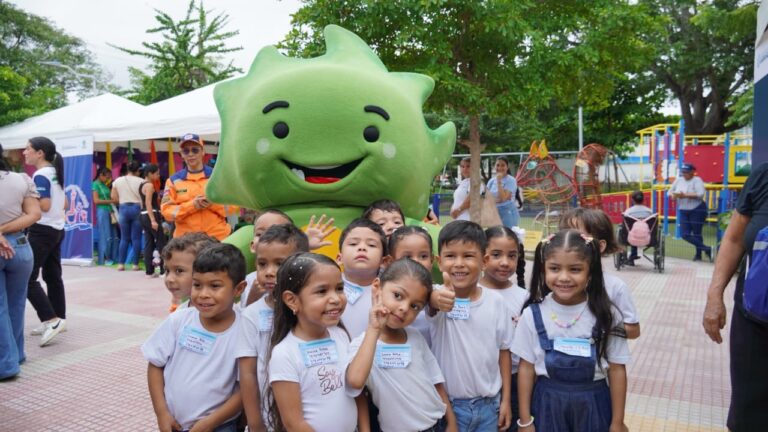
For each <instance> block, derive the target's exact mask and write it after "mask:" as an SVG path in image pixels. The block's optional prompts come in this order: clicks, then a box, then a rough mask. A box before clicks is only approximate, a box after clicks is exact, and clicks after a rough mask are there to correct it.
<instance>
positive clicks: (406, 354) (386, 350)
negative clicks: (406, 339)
mask: <svg viewBox="0 0 768 432" xmlns="http://www.w3.org/2000/svg"><path fill="white" fill-rule="evenodd" d="M375 360H376V366H378V367H380V368H382V369H405V368H407V367H408V365H409V364H411V345H409V344H395V345H379V346H377V347H376V356H375Z"/></svg>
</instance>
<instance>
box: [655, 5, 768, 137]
mask: <svg viewBox="0 0 768 432" xmlns="http://www.w3.org/2000/svg"><path fill="white" fill-rule="evenodd" d="M640 3H641V4H643V5H645V6H647V10H648V11H649V13H650V15H651V16H652V17H653V18H654V20H656V21H659V22H662V23H663V24H664V25H663V28H662V31H660V32H657V31H654V32H648V36H649V38H650V40H651V42H652V43H653V45H654V46H656V49H657V53H658V54H657V56H656V59H655V60H654V61H653V62H652V63H651V65H650V66H651V70H652V71H653V72H654V74H655V75H656V78H657V80H658V81H659V82H660V83H663V85H664V86H666V88H667V89H668V90H669V91H670V92H671V93H672V95H673V96H674V98H675V99H677V100H678V102H679V103H680V107H681V115H682V118H683V119H684V120H685V129H686V133H688V134H693V135H699V134H703V135H717V134H721V133H724V132H727V131H729V130H733V129H736V128H738V127H740V126H743V125H744V123H740V122H738V123H728V119H729V117H731V115H732V113H733V111H734V110H733V104H734V102H735V101H736V100H737V99H738V97H739V96H740V95H741V94H743V93H744V92H745V91H747V90H748V87H749V84H750V83H751V82H752V80H753V75H754V71H753V67H754V56H755V47H754V44H755V22H756V20H757V5H758V3H759V2H758V1H757V0H751V1H744V0H641V1H640ZM726 124H728V125H726Z"/></svg>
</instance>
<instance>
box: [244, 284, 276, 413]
mask: <svg viewBox="0 0 768 432" xmlns="http://www.w3.org/2000/svg"><path fill="white" fill-rule="evenodd" d="M274 315H275V311H274V310H273V309H272V308H271V307H269V305H268V304H267V302H266V300H265V297H262V298H260V299H259V300H258V301H256V302H254V303H253V304H251V305H250V306H248V307H247V308H245V309H243V311H242V312H241V316H242V322H241V324H240V337H239V338H238V339H237V347H236V349H235V358H238V359H239V358H241V357H256V378H257V379H258V380H259V396H260V397H259V400H261V403H262V406H261V412H262V416H263V417H262V418H264V419H266V418H268V414H269V405H268V404H266V403H265V400H266V394H267V389H268V388H269V376H268V375H267V353H268V351H269V339H270V338H271V337H272V321H273V317H274ZM265 423H266V422H265Z"/></svg>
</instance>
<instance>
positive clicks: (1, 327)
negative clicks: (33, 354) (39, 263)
mask: <svg viewBox="0 0 768 432" xmlns="http://www.w3.org/2000/svg"><path fill="white" fill-rule="evenodd" d="M4 237H5V238H6V240H8V242H9V243H10V244H11V245H13V247H14V249H15V250H16V254H15V255H14V256H13V258H11V259H9V260H6V259H5V258H0V378H7V377H11V376H14V375H17V374H18V373H19V364H20V363H21V362H23V361H24V359H25V358H26V356H25V354H24V307H25V306H26V305H27V283H28V282H29V275H30V274H31V273H32V264H33V262H34V257H33V255H32V247H31V246H30V245H29V242H28V241H27V237H26V236H25V235H24V234H22V233H15V234H10V233H6V234H5V235H4Z"/></svg>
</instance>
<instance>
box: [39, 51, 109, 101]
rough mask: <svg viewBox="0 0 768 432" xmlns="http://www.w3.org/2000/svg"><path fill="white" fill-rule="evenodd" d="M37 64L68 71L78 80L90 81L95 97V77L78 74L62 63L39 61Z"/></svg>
mask: <svg viewBox="0 0 768 432" xmlns="http://www.w3.org/2000/svg"><path fill="white" fill-rule="evenodd" d="M38 63H39V64H42V65H46V66H55V67H59V68H63V69H66V70H68V71H69V73H71V74H72V75H74V76H76V77H78V78H87V79H90V80H91V87H92V89H93V94H94V95H96V93H97V91H98V89H97V88H96V75H92V74H84V73H80V72H78V71H76V70H74V69H73V68H72V67H71V66H69V65H65V64H64V63H61V62H58V61H55V60H54V61H39V62H38Z"/></svg>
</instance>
